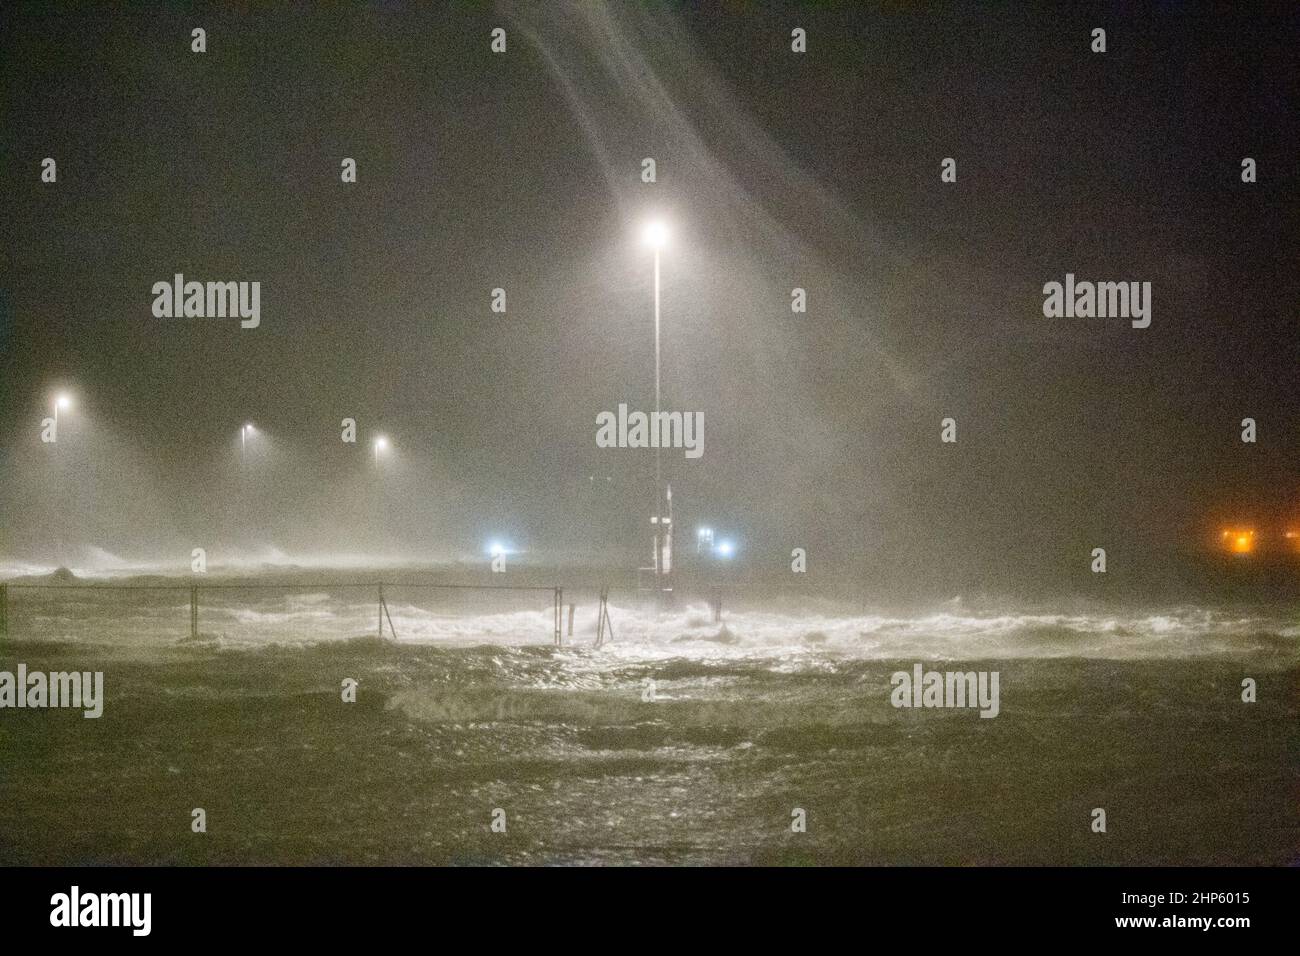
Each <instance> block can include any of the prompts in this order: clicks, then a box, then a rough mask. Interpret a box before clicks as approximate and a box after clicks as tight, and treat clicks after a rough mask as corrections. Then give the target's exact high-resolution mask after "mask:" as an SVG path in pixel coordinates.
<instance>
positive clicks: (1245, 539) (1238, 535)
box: [1223, 528, 1255, 554]
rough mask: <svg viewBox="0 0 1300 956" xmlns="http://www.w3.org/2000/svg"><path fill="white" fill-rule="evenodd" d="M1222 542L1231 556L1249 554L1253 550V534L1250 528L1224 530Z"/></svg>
mask: <svg viewBox="0 0 1300 956" xmlns="http://www.w3.org/2000/svg"><path fill="white" fill-rule="evenodd" d="M1223 542H1224V546H1225V547H1227V549H1228V550H1229V551H1231V552H1232V553H1233V554H1250V553H1251V552H1252V551H1254V550H1255V532H1254V530H1253V529H1251V528H1225V529H1224V531H1223Z"/></svg>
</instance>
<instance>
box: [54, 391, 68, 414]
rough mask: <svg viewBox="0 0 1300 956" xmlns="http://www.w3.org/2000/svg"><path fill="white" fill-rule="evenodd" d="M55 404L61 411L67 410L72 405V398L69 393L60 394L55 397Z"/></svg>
mask: <svg viewBox="0 0 1300 956" xmlns="http://www.w3.org/2000/svg"><path fill="white" fill-rule="evenodd" d="M54 406H55V407H56V408H58V409H59V410H60V411H64V412H66V411H67V410H68V409H69V408H71V407H72V399H71V398H70V397H69V396H67V395H59V396H58V397H57V398H55V399H54Z"/></svg>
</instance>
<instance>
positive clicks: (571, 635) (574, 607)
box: [569, 602, 577, 637]
mask: <svg viewBox="0 0 1300 956" xmlns="http://www.w3.org/2000/svg"><path fill="white" fill-rule="evenodd" d="M576 608H577V605H576V604H573V603H572V602H570V604H569V637H573V612H574V610H576Z"/></svg>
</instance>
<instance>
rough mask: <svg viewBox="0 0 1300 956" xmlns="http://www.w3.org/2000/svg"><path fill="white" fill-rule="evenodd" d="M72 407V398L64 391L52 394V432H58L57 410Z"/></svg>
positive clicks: (56, 433) (65, 409)
mask: <svg viewBox="0 0 1300 956" xmlns="http://www.w3.org/2000/svg"><path fill="white" fill-rule="evenodd" d="M71 407H72V398H71V397H70V396H69V395H68V394H67V393H66V392H60V393H59V394H58V395H55V396H54V434H55V435H58V433H59V411H60V410H62V411H65V412H66V411H67V410H68V409H69V408H71Z"/></svg>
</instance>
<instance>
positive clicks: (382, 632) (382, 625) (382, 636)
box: [379, 584, 384, 641]
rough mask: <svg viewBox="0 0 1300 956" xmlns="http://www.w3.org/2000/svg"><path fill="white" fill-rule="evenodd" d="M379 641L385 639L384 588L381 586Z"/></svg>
mask: <svg viewBox="0 0 1300 956" xmlns="http://www.w3.org/2000/svg"><path fill="white" fill-rule="evenodd" d="M379 639H380V640H381V641H382V640H383V639H384V586H383V585H382V584H380V585H379Z"/></svg>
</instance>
